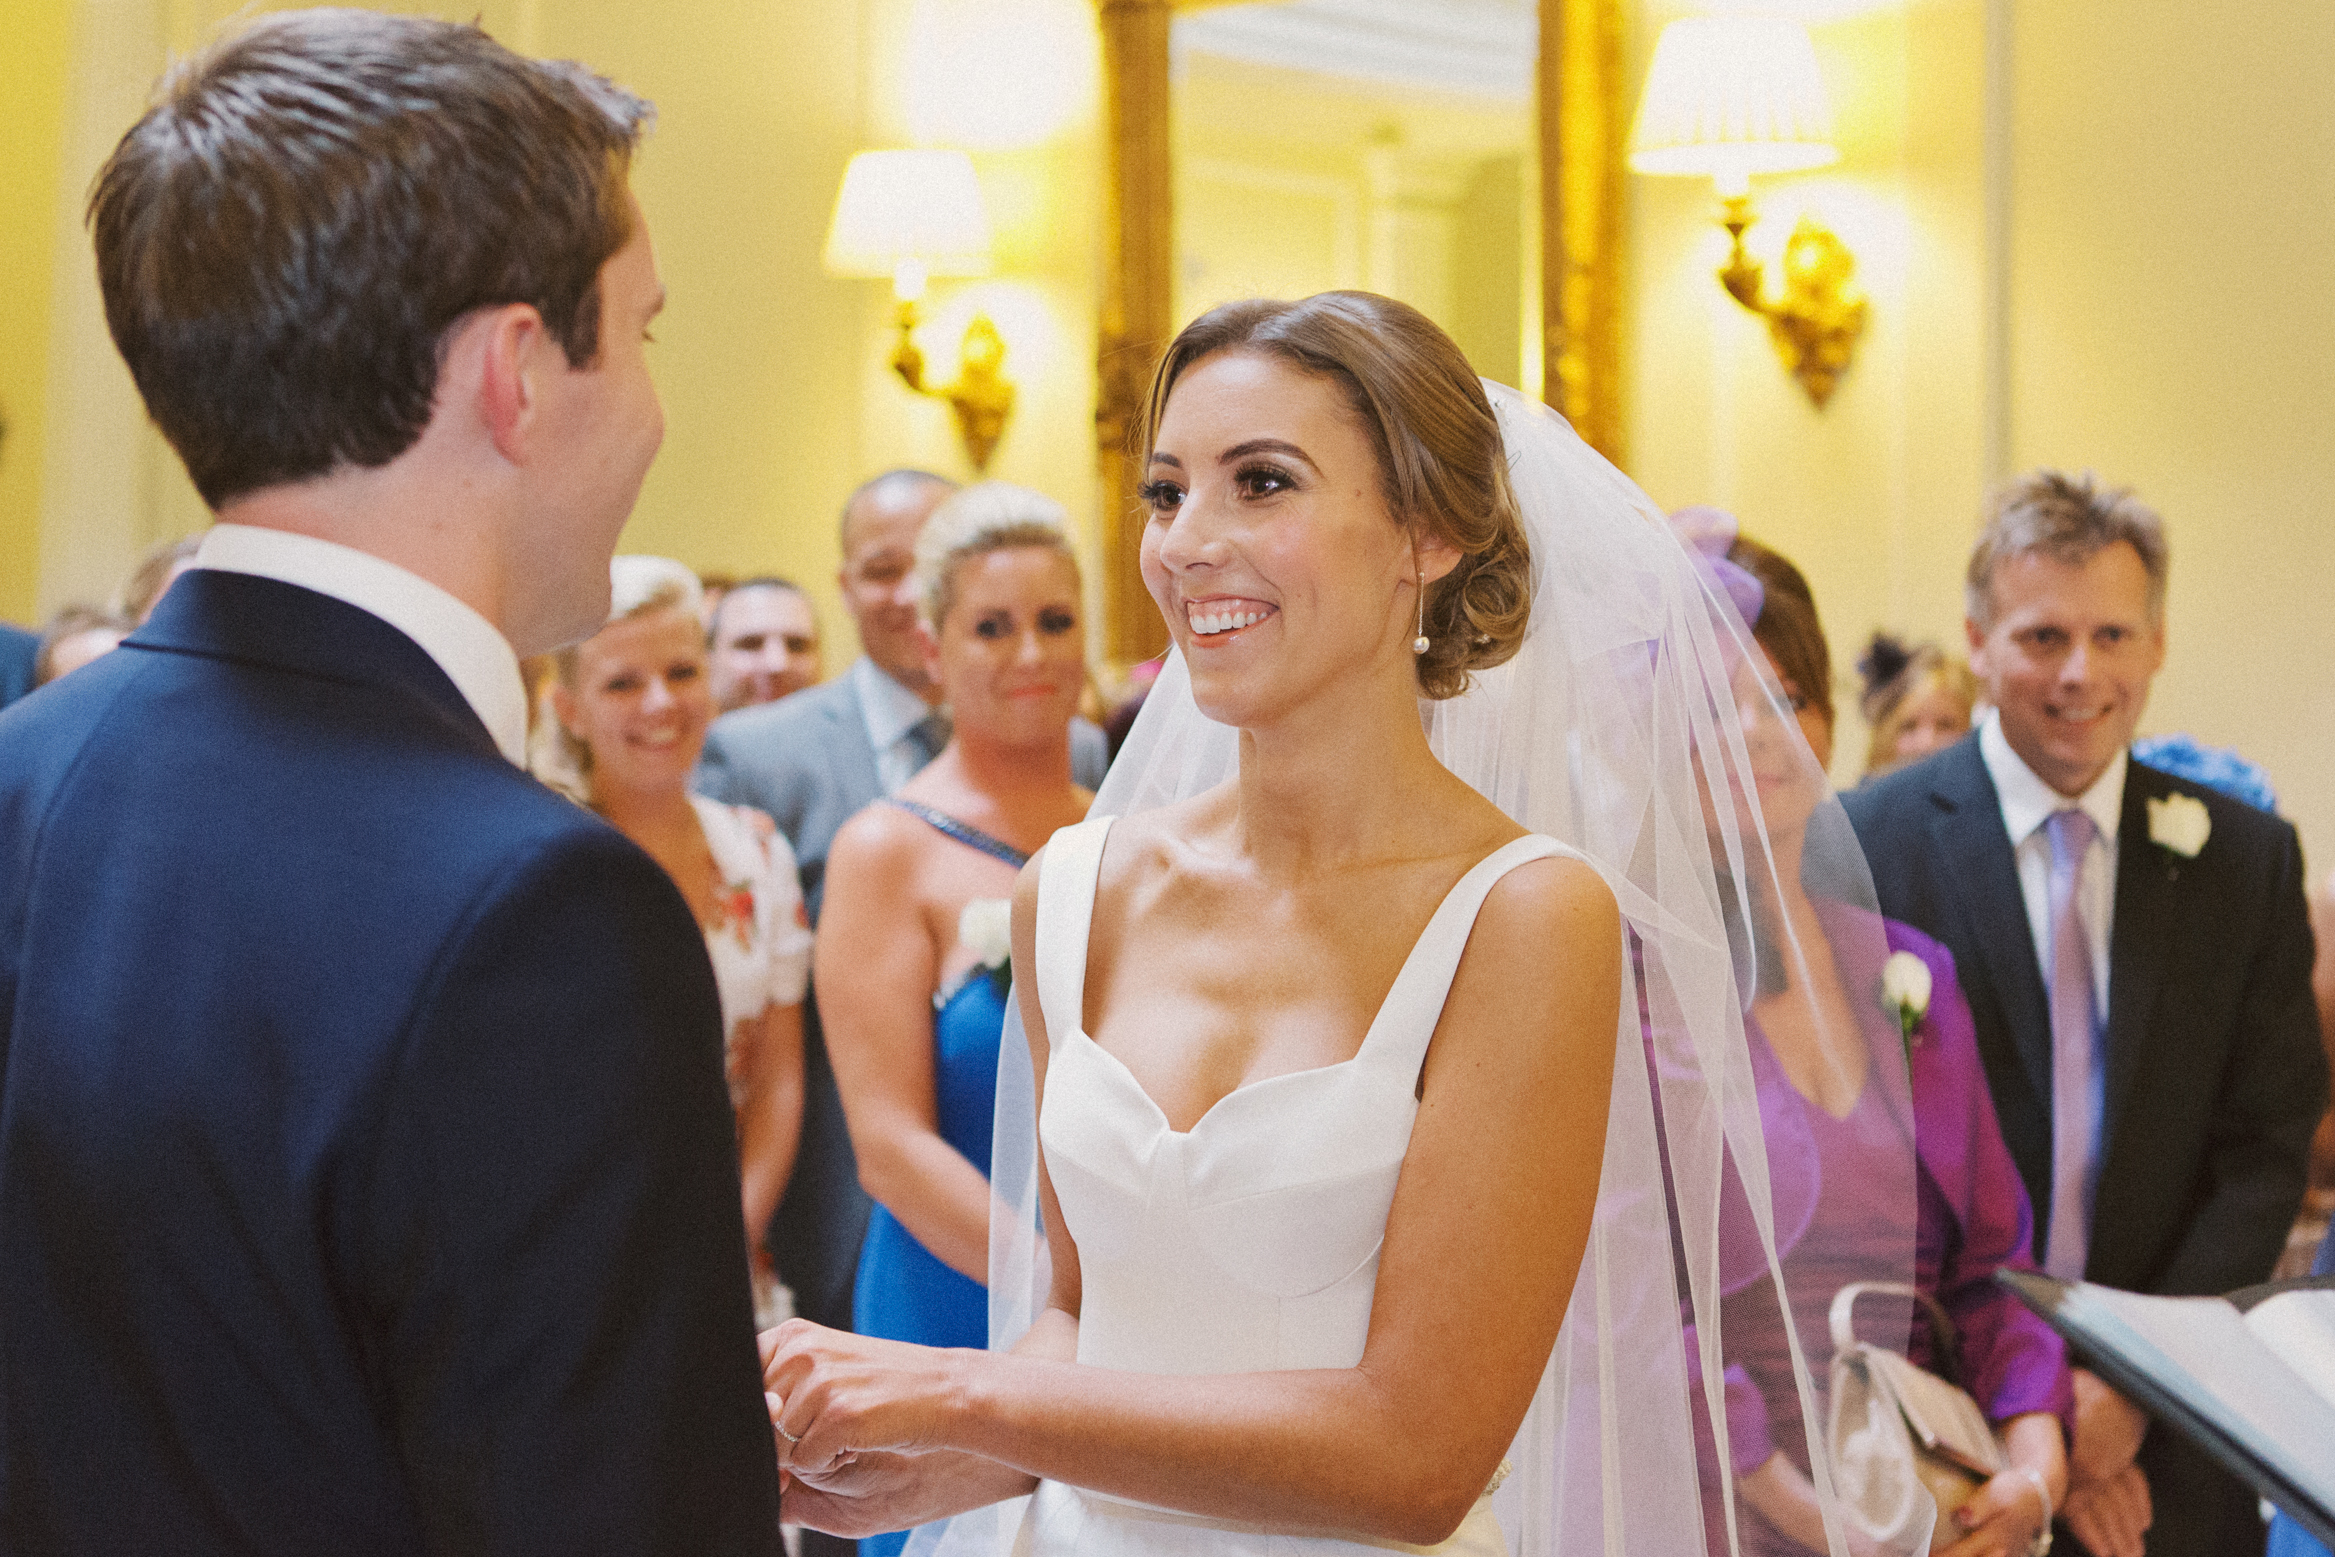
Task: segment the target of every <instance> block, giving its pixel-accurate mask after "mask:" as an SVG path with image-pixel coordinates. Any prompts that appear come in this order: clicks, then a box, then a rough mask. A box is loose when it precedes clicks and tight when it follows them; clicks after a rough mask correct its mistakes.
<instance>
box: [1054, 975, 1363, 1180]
mask: <svg viewBox="0 0 2335 1557" xmlns="http://www.w3.org/2000/svg"><path fill="white" fill-rule="evenodd" d="M1396 979H1397V981H1398V982H1399V981H1400V979H1401V975H1400V974H1397V975H1396ZM1388 994H1389V996H1390V997H1391V996H1392V994H1393V991H1392V990H1389V991H1388ZM1371 1027H1372V1030H1373V1031H1375V1030H1376V1029H1377V1019H1376V1018H1375V1017H1374V1018H1372V1020H1371ZM1070 1033H1071V1036H1072V1037H1074V1038H1076V1039H1078V1040H1079V1041H1080V1042H1081V1043H1084V1044H1085V1045H1086V1046H1087V1047H1088V1048H1090V1049H1092V1050H1094V1051H1095V1053H1097V1054H1099V1055H1101V1056H1102V1057H1103V1058H1104V1059H1106V1060H1108V1061H1110V1062H1111V1064H1112V1066H1113V1067H1114V1068H1115V1069H1116V1070H1117V1071H1118V1072H1119V1074H1120V1075H1121V1076H1124V1077H1125V1078H1126V1080H1127V1085H1128V1086H1130V1087H1132V1088H1134V1089H1135V1095H1136V1096H1137V1097H1139V1098H1141V1099H1143V1101H1144V1103H1145V1105H1146V1106H1147V1107H1149V1108H1150V1110H1151V1112H1152V1113H1153V1115H1154V1116H1155V1117H1157V1118H1158V1120H1159V1126H1160V1129H1161V1131H1162V1132H1163V1133H1165V1134H1168V1135H1173V1136H1180V1137H1182V1138H1183V1139H1185V1140H1190V1139H1191V1138H1192V1137H1193V1136H1195V1135H1197V1134H1199V1133H1200V1127H1201V1126H1202V1125H1205V1124H1206V1123H1208V1121H1209V1120H1210V1119H1213V1118H1214V1117H1215V1116H1216V1111H1217V1110H1218V1109H1220V1108H1222V1107H1223V1106H1224V1105H1225V1104H1227V1103H1229V1102H1231V1101H1232V1100H1233V1099H1234V1098H1236V1097H1239V1096H1240V1095H1241V1094H1242V1093H1244V1092H1254V1091H1256V1090H1257V1089H1258V1088H1259V1087H1266V1086H1271V1085H1272V1084H1273V1083H1274V1082H1276V1081H1291V1080H1295V1079H1296V1078H1297V1077H1300V1076H1321V1075H1327V1074H1328V1073H1329V1072H1331V1071H1334V1070H1345V1069H1346V1068H1348V1067H1349V1066H1352V1065H1356V1064H1359V1063H1360V1062H1361V1060H1362V1058H1363V1056H1365V1055H1367V1054H1368V1053H1369V1052H1370V1034H1369V1033H1364V1034H1363V1035H1362V1047H1361V1048H1359V1049H1356V1050H1355V1051H1354V1052H1353V1053H1352V1054H1349V1055H1347V1056H1346V1057H1345V1058H1344V1059H1342V1060H1332V1061H1330V1063H1329V1064H1327V1065H1308V1066H1306V1067H1304V1068H1303V1069H1302V1070H1285V1071H1279V1072H1276V1073H1275V1074H1273V1075H1270V1076H1259V1077H1258V1078H1257V1079H1256V1080H1254V1081H1244V1082H1242V1083H1241V1084H1240V1085H1239V1086H1237V1087H1234V1088H1233V1089H1232V1090H1231V1091H1230V1092H1227V1093H1225V1094H1224V1095H1223V1096H1222V1097H1220V1098H1218V1099H1217V1100H1216V1101H1215V1102H1213V1103H1211V1104H1209V1105H1208V1106H1207V1107H1206V1108H1204V1109H1202V1110H1200V1117H1199V1118H1197V1119H1195V1120H1193V1121H1192V1123H1191V1125H1190V1127H1189V1128H1187V1129H1183V1130H1179V1129H1177V1128H1176V1127H1175V1125H1174V1124H1173V1123H1172V1122H1171V1121H1170V1120H1169V1119H1168V1114H1167V1110H1166V1109H1164V1108H1162V1107H1160V1106H1159V1099H1157V1098H1155V1097H1153V1096H1152V1095H1151V1089H1150V1088H1149V1087H1146V1086H1145V1085H1144V1084H1143V1082H1142V1079H1141V1078H1140V1077H1138V1076H1137V1075H1136V1074H1135V1070H1134V1067H1133V1066H1131V1065H1129V1064H1128V1063H1127V1062H1126V1061H1125V1060H1123V1059H1121V1058H1119V1056H1117V1055H1116V1054H1113V1053H1112V1052H1111V1051H1110V1050H1108V1049H1106V1048H1104V1047H1103V1046H1102V1045H1101V1044H1099V1043H1097V1042H1095V1041H1094V1039H1092V1038H1090V1037H1088V1036H1087V1032H1086V1029H1084V1028H1082V1027H1074V1028H1072V1029H1071V1030H1070Z"/></svg>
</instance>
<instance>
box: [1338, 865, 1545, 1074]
mask: <svg viewBox="0 0 2335 1557" xmlns="http://www.w3.org/2000/svg"><path fill="white" fill-rule="evenodd" d="M1551 857H1558V858H1564V859H1579V858H1581V856H1580V854H1579V853H1578V852H1577V851H1576V850H1573V849H1570V848H1567V847H1566V846H1565V845H1563V844H1561V843H1559V842H1557V840H1556V839H1554V838H1549V837H1544V836H1543V835H1541V834H1539V833H1527V834H1526V835H1525V836H1523V837H1522V838H1517V839H1513V840H1511V841H1510V842H1508V843H1504V844H1502V845H1501V846H1500V847H1499V848H1497V849H1494V850H1493V851H1492V852H1491V853H1489V854H1487V855H1485V856H1484V857H1483V858H1482V859H1480V860H1478V861H1477V862H1476V863H1475V865H1474V866H1473V867H1471V868H1470V869H1469V871H1468V873H1467V874H1466V875H1464V876H1462V877H1460V878H1459V880H1458V881H1457V882H1456V883H1454V884H1453V886H1452V889H1451V890H1450V891H1449V892H1447V893H1445V894H1444V897H1443V902H1442V904H1441V905H1440V906H1439V907H1437V908H1436V910H1435V914H1434V917H1432V918H1430V919H1429V920H1428V921H1427V928H1426V929H1424V930H1422V931H1420V932H1419V939H1418V940H1417V941H1416V942H1415V943H1414V944H1413V945H1412V947H1411V954H1410V956H1409V957H1407V958H1405V959H1404V960H1403V967H1402V971H1401V972H1400V973H1397V974H1396V975H1395V982H1394V987H1393V988H1392V989H1390V990H1388V991H1387V993H1386V1002H1385V1003H1384V1004H1383V1005H1381V1006H1380V1007H1379V1008H1378V1015H1377V1016H1376V1017H1375V1018H1373V1019H1372V1021H1371V1024H1370V1031H1369V1032H1368V1033H1366V1034H1364V1035H1363V1039H1362V1049H1361V1054H1362V1055H1367V1056H1369V1057H1370V1059H1369V1063H1371V1064H1373V1065H1379V1064H1385V1065H1392V1066H1394V1067H1396V1068H1398V1069H1399V1070H1401V1071H1402V1072H1403V1073H1404V1074H1405V1075H1407V1076H1416V1075H1417V1074H1418V1070H1419V1067H1420V1066H1421V1065H1422V1064H1424V1063H1426V1059H1427V1044H1428V1041H1429V1040H1430V1039H1432V1038H1433V1037H1434V1036H1435V1024H1436V1023H1437V1022H1439V1021H1441V1020H1442V1018H1443V1003H1444V1001H1445V1000H1446V999H1447V998H1448V997H1449V996H1450V994H1451V980H1452V977H1453V975H1455V974H1456V973H1458V972H1459V959H1460V957H1461V956H1462V955H1463V954H1464V953H1465V952H1466V951H1467V943H1468V937H1469V936H1470V935H1472V934H1474V933H1475V927H1476V915H1477V914H1478V913H1479V912H1480V911H1481V910H1482V909H1483V906H1484V899H1485V898H1486V897H1488V896H1490V895H1491V891H1492V888H1493V887H1494V886H1495V885H1497V884H1498V882H1499V880H1500V878H1501V877H1503V876H1505V875H1507V874H1508V873H1509V872H1510V871H1512V870H1514V869H1515V868H1516V867H1517V866H1519V865H1522V864H1524V863H1526V862H1527V861H1529V860H1545V859H1549V858H1551ZM1357 1057H1358V1058H1359V1057H1360V1056H1357Z"/></svg>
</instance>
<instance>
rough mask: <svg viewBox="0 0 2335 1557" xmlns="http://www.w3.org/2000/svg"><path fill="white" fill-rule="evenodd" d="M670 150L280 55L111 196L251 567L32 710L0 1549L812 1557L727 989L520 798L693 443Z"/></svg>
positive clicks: (6, 1157) (372, 69) (262, 49)
mask: <svg viewBox="0 0 2335 1557" xmlns="http://www.w3.org/2000/svg"><path fill="white" fill-rule="evenodd" d="M648 115H649V108H648V105H647V104H646V103H644V102H642V101H640V100H639V99H638V98H635V97H633V96H632V95H630V94H629V93H626V92H623V91H621V90H620V89H618V88H616V87H614V86H611V85H610V84H609V83H607V82H605V81H602V80H599V79H598V78H596V77H593V76H590V75H588V74H586V73H585V72H583V71H582V70H580V69H578V68H577V67H575V66H572V65H556V64H543V63H538V62H535V61H531V60H526V59H521V58H519V57H518V56H516V55H513V54H511V53H508V52H507V51H505V50H503V49H502V48H500V47H498V46H497V45H496V44H495V43H494V42H492V41H491V40H490V39H488V38H487V37H486V35H485V34H484V33H482V32H479V31H477V30H476V29H475V28H471V27H462V26H453V25H449V24H446V23H442V22H436V21H427V20H422V19H419V18H410V17H390V16H378V15H371V14H368V13H364V12H360V11H353V10H352V11H310V12H289V13H282V14H278V15H274V16H268V17H265V18H263V19H261V20H259V21H257V22H255V23H253V24H252V25H251V26H250V27H248V28H247V29H245V30H244V31H242V32H240V33H238V34H236V35H234V36H232V37H230V38H228V39H227V40H226V41H224V42H222V43H220V44H218V45H217V46H215V47H214V48H212V49H211V50H209V51H208V52H206V53H205V54H203V55H201V56H199V57H197V58H195V59H193V60H191V61H189V62H186V63H184V64H182V65H180V66H178V67H177V68H176V69H175V70H174V71H173V72H172V74H171V75H170V76H169V77H168V78H167V79H166V80H165V81H164V83H163V85H162V87H161V89H160V92H159V95H158V97H157V99H156V103H155V106H154V107H153V108H152V110H151V111H149V112H148V114H147V115H146V117H145V118H144V119H142V120H141V121H140V122H139V123H138V125H137V126H136V127H135V128H133V129H132V130H131V131H130V133H129V134H128V135H127V136H126V137H125V138H124V139H123V141H122V143H121V145H120V146H119V147H118V148H117V149H116V151H115V152H114V154H113V156H112V158H111V159H110V160H109V162H108V163H107V164H106V166H105V168H104V170H103V171H102V172H101V173H100V175H99V178H98V182H97V186H96V191H95V194H94V197H93V199H92V202H91V220H92V226H93V228H94V233H95V238H96V247H97V262H98V272H99V278H100V283H101V286H102V288H103V292H104V297H105V306H106V317H107V321H108V323H109V324H110V325H111V327H112V330H113V335H114V340H115V342H116V344H117V345H118V346H119V347H120V349H121V352H122V355H123V357H124V358H125V360H126V361H127V362H128V364H129V367H130V372H131V374H132V376H133V377H134V378H135V380H136V381H137V384H138V388H139V392H140V393H141V394H142V395H143V397H144V399H145V402H146V406H147V409H148V410H149V411H150V412H151V414H152V415H153V418H154V420H155V422H156V423H157V425H159V426H160V428H161V429H162V431H163V433H164V434H165V435H166V436H167V437H168V438H169V439H170V441H171V443H172V445H173V447H174V448H176V450H177V451H178V453H179V456H180V457H181V458H182V459H183V460H184V461H185V463H186V467H187V471H188V474H189V475H191V476H192V477H193V478H194V482H195V486H196V488H197V489H198V490H199V491H200V492H201V493H202V495H203V498H204V501H205V502H206V503H208V504H209V505H210V506H211V508H212V509H213V510H214V511H215V512H216V513H217V515H218V519H219V523H218V526H217V527H216V528H215V529H214V530H213V531H212V532H211V533H210V535H209V537H208V538H207V539H206V540H205V542H204V543H203V547H202V551H201V554H200V557H199V559H198V566H197V567H196V568H195V570H194V571H192V572H190V573H189V574H188V575H187V576H186V577H185V578H183V579H182V580H181V581H180V582H179V583H178V585H177V586H176V587H174V588H173V589H172V590H171V591H170V593H169V595H168V596H167V597H166V598H165V599H164V601H163V602H162V605H161V607H160V608H159V610H158V611H157V612H156V613H155V615H154V617H153V619H152V621H151V622H150V623H149V624H148V625H147V626H146V627H143V628H141V629H140V630H139V631H138V632H137V633H136V634H135V635H134V636H133V637H131V638H130V639H129V640H128V642H127V643H125V644H124V645H123V647H122V648H121V649H120V650H119V651H118V652H116V653H114V654H111V655H108V656H107V657H106V658H105V659H104V660H102V661H100V662H99V663H98V664H96V665H93V666H91V667H90V668H89V669H88V670H86V671H83V672H80V673H77V674H75V675H73V676H70V677H67V678H65V679H64V680H62V681H60V682H59V683H57V684H56V685H55V686H53V687H50V688H48V689H46V690H44V691H42V692H40V693H37V694H35V695H34V696H32V697H30V698H28V699H26V700H25V701H24V702H22V703H20V704H17V705H15V706H14V707H12V708H10V709H9V710H8V711H7V712H6V713H5V714H4V715H0V990H4V991H5V998H4V999H0V1012H5V1013H6V1014H5V1015H4V1016H0V1551H8V1552H92V1553H94V1552H170V1553H174V1554H189V1557H204V1554H214V1553H215V1554H220V1557H226V1554H230V1553H233V1554H262V1557H267V1554H282V1557H310V1554H315V1553H325V1552H330V1553H335V1554H359V1557H370V1554H383V1557H388V1554H405V1553H420V1552H424V1551H431V1552H439V1551H464V1552H481V1553H484V1552H518V1551H540V1552H586V1551H591V1552H627V1553H633V1552H638V1553H670V1554H673V1557H681V1554H684V1553H686V1554H698V1553H725V1554H726V1553H740V1554H747V1553H751V1554H763V1557H772V1554H776V1553H777V1552H778V1551H779V1549H780V1547H779V1539H778V1529H777V1510H778V1481H777V1468H776V1456H775V1454H774V1452H773V1443H774V1440H773V1439H772V1437H771V1434H770V1426H769V1422H768V1420H767V1417H766V1415H765V1412H764V1407H763V1402H762V1395H761V1389H760V1385H759V1381H758V1380H759V1368H758V1366H757V1359H756V1357H755V1351H754V1337H753V1334H752V1318H751V1314H750V1312H749V1302H748V1296H747V1283H746V1279H745V1278H746V1248H745V1241H744V1238H743V1236H742V1233H741V1230H740V1228H739V1225H738V1177H737V1166H736V1155H735V1147H734V1145H733V1142H732V1134H731V1124H730V1109H729V1099H728V1096H727V1093H726V1091H725V1088H724V1085H723V1079H722V1069H721V1052H722V1045H721V1027H720V1017H719V1014H718V1004H717V999H716V995H715V991H714V984H713V979H712V974H711V972H710V970H709V969H708V967H707V964H706V958H705V947H704V943H703V941H702V939H701V938H700V936H699V934H698V930H697V926H696V924H695V922H694V920H693V919H692V917H691V915H690V912H689V910H688V907H687V906H686V905H685V904H684V903H683V901H682V899H681V897H680V895H679V894H678V893H677V892H676V891H675V890H674V889H673V886H672V884H671V882H670V881H669V880H668V879H667V878H666V876H665V874H664V872H663V871H662V870H660V869H659V868H658V867H657V865H656V864H655V863H654V862H652V861H651V860H650V859H649V858H648V856H646V855H645V854H643V853H641V852H640V851H639V850H638V849H636V848H634V847H633V846H632V845H630V844H629V843H627V842H625V841H624V839H623V838H621V837H620V836H619V835H618V834H617V833H615V832H614V831H613V830H611V829H610V828H608V827H606V826H604V825H602V824H601V823H600V822H598V821H597V820H595V819H594V818H592V817H591V816H590V815H589V814H588V813H586V812H584V811H582V810H581V809H579V808H577V807H575V806H572V805H570V804H568V803H567V802H565V801H563V800H560V799H557V798H555V797H554V796H552V795H551V794H550V793H549V792H548V791H546V790H544V789H543V788H541V787H540V786H538V785H537V784H535V783H534V782H533V781H532V780H531V779H529V778H528V777H527V776H526V774H525V773H524V772H523V771H522V770H521V769H520V768H519V767H518V766H517V762H518V760H519V757H520V753H521V747H522V744H523V741H524V737H525V732H526V695H525V692H524V690H523V688H522V685H521V682H520V678H519V664H518V658H517V657H518V656H519V655H523V654H539V653H542V652H543V651H545V650H547V649H550V648H553V647H555V646H557V645H559V644H561V643H564V642H569V641H572V640H574V639H576V638H577V637H579V636H581V635H583V634H585V633H587V632H589V631H591V630H593V629H594V628H595V627H597V626H598V625H599V623H600V621H601V620H602V618H603V617H604V616H605V614H606V612H607V609H608V589H609V580H608V559H609V553H610V552H611V550H613V548H614V546H615V542H616V536H617V532H618V530H619V529H620V528H621V527H622V526H623V524H624V520H625V517H626V515H627V514H628V513H629V512H630V511H631V508H632V505H633V499H634V497H635V495H636V494H637V492H638V490H639V487H640V482H641V478H642V476H643V474H644V473H645V472H646V470H647V468H648V464H649V461H650V459H651V457H652V456H653V455H654V454H655V452H656V449H657V445H658V442H659V440H660V438H661V437H662V435H663V426H664V424H663V419H662V416H661V413H660V412H659V409H658V404H657V397H656V392H655V390H654V388H653V387H652V386H651V384H650V382H649V375H648V367H647V363H646V360H645V356H644V352H643V332H644V329H645V328H646V326H647V325H648V323H649V320H650V318H651V316H652V315H654V314H655V313H656V312H657V310H658V308H659V307H660V306H661V305H662V302H663V298H664V290H663V288H662V287H661V286H660V285H659V284H658V280H657V273H656V265H655V261H654V259H653V257H652V255H651V252H650V248H649V237H648V230H647V227H646V226H645V224H644V222H643V219H642V216H641V213H640V209H639V207H638V205H636V204H635V203H634V201H633V199H632V196H631V194H630V193H629V191H628V189H627V187H626V178H627V168H628V165H629V162H630V157H631V153H632V148H633V145H634V142H635V141H636V139H637V138H638V136H639V134H640V131H641V129H642V127H643V125H644V124H645V122H646V120H647V118H648Z"/></svg>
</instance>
